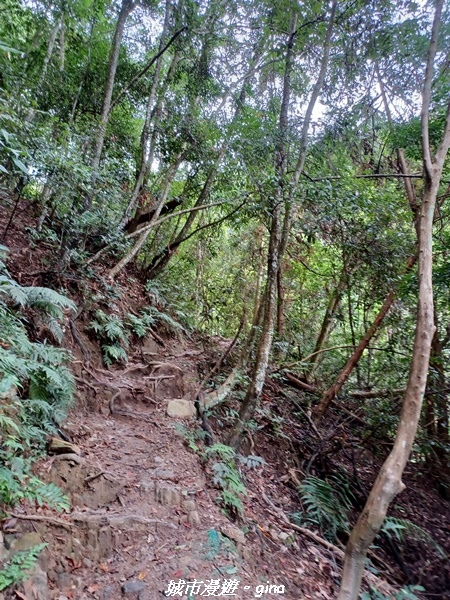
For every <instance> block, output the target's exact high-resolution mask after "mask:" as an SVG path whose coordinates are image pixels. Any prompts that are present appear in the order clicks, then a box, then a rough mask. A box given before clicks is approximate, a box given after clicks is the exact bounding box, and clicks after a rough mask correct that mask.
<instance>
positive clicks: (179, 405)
mask: <svg viewBox="0 0 450 600" xmlns="http://www.w3.org/2000/svg"><path fill="white" fill-rule="evenodd" d="M167 414H168V415H169V417H175V418H178V419H188V418H189V417H195V415H196V414H197V410H196V408H195V406H194V403H193V402H191V401H190V400H171V401H170V402H169V404H168V405H167Z"/></svg>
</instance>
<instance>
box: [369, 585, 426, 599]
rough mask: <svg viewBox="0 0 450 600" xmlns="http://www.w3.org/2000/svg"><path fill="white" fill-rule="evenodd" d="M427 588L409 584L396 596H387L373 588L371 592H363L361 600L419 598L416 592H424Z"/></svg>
mask: <svg viewBox="0 0 450 600" xmlns="http://www.w3.org/2000/svg"><path fill="white" fill-rule="evenodd" d="M424 591H425V588H423V587H422V586H421V585H408V586H407V587H404V588H402V589H401V590H400V591H399V592H397V593H396V594H394V596H386V595H385V594H382V593H381V592H379V591H378V590H376V589H375V588H371V590H370V592H363V593H362V594H361V600H391V599H393V600H419V596H417V595H416V594H415V593H414V592H424Z"/></svg>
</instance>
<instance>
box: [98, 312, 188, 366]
mask: <svg viewBox="0 0 450 600" xmlns="http://www.w3.org/2000/svg"><path fill="white" fill-rule="evenodd" d="M160 324H163V325H166V326H167V327H169V328H170V329H172V330H175V331H177V330H181V331H185V329H184V327H183V326H182V325H181V324H180V323H178V321H176V320H175V319H174V318H172V317H171V316H170V315H169V314H168V313H167V312H163V311H161V310H159V309H158V308H156V307H155V306H145V307H144V308H142V309H141V310H140V311H139V313H138V314H133V313H128V314H127V315H126V316H125V318H123V319H122V318H121V317H119V316H118V315H109V314H107V313H105V312H104V311H103V310H100V309H99V310H96V311H95V312H94V318H93V319H92V321H91V322H90V325H89V326H88V329H90V330H92V331H93V332H94V333H95V335H96V337H97V339H98V341H99V343H100V346H101V349H102V354H103V362H104V363H105V365H106V366H107V367H110V366H111V365H112V364H113V363H114V362H127V361H128V348H129V345H130V339H131V336H132V335H135V336H136V337H137V338H143V337H145V336H146V335H147V333H148V332H149V331H150V330H151V328H152V327H154V326H156V325H160Z"/></svg>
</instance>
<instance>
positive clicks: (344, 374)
mask: <svg viewBox="0 0 450 600" xmlns="http://www.w3.org/2000/svg"><path fill="white" fill-rule="evenodd" d="M416 259H417V257H416V256H411V257H410V258H409V260H408V264H407V265H406V271H407V272H408V271H409V270H411V269H412V267H413V266H414V264H415V262H416ZM395 296H396V290H395V289H393V290H391V291H390V292H389V294H388V295H387V296H386V299H385V301H384V302H383V305H382V307H381V308H380V310H379V311H378V314H377V316H376V317H375V320H374V321H373V323H372V325H371V326H370V327H369V329H368V330H367V332H366V335H365V336H364V337H363V339H362V340H361V341H360V342H359V344H358V346H357V348H356V349H355V351H354V352H353V354H352V355H351V356H350V358H349V359H348V361H347V363H346V365H345V367H344V368H343V369H342V371H341V372H340V373H339V375H338V378H337V379H336V381H335V382H334V384H333V385H332V386H331V387H330V388H329V389H328V390H327V391H326V392H325V394H324V395H323V396H322V399H321V400H320V402H319V404H317V406H316V407H315V409H314V418H315V420H316V421H320V419H321V418H322V417H323V415H324V414H325V413H326V411H327V410H328V408H329V406H330V404H331V403H332V402H333V400H334V399H335V398H336V397H337V395H338V393H339V392H340V390H341V388H342V386H343V385H344V383H345V382H346V381H347V379H348V378H349V377H350V375H351V374H352V372H353V369H354V368H355V366H356V365H357V364H358V361H359V359H360V358H361V356H362V355H363V353H364V350H365V349H366V348H367V346H368V345H369V343H370V341H371V339H372V338H373V336H374V335H375V334H376V333H377V331H378V329H379V328H380V325H381V324H382V323H383V321H384V318H385V317H386V315H387V314H388V312H389V309H390V308H391V306H392V305H393V304H394V301H395Z"/></svg>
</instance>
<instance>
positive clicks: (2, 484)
mask: <svg viewBox="0 0 450 600" xmlns="http://www.w3.org/2000/svg"><path fill="white" fill-rule="evenodd" d="M17 450H20V448H16V454H17ZM16 454H13V453H12V452H4V451H0V460H1V464H2V465H4V466H1V467H0V506H15V505H16V504H18V503H19V502H21V501H23V500H27V501H29V502H32V503H36V504H37V505H38V506H44V505H46V506H50V507H52V508H55V509H56V510H58V511H68V510H69V508H70V501H69V498H68V497H67V496H66V495H65V494H63V492H62V491H61V490H60V488H59V487H57V486H56V485H55V484H53V483H49V484H45V483H43V482H42V481H41V480H40V479H39V478H38V477H34V476H33V475H32V474H31V472H30V470H31V461H30V460H29V459H24V458H21V457H19V456H16Z"/></svg>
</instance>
